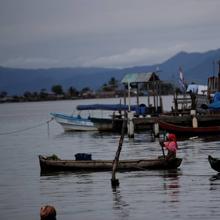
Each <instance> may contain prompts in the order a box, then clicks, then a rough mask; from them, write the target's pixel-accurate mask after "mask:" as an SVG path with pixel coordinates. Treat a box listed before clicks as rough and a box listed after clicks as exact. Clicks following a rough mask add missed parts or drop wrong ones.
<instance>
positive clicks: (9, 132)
mask: <svg viewBox="0 0 220 220" xmlns="http://www.w3.org/2000/svg"><path fill="white" fill-rule="evenodd" d="M53 119H54V118H51V119H50V120H48V121H46V122H41V123H39V124H36V125H34V126H31V127H27V128H23V129H19V130H14V131H8V132H3V133H0V135H9V134H15V133H20V132H24V131H28V130H31V129H34V128H38V127H41V126H43V125H45V124H47V126H48V127H49V123H50V122H51V121H52V120H53Z"/></svg>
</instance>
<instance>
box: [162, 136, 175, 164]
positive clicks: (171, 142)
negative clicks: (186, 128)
mask: <svg viewBox="0 0 220 220" xmlns="http://www.w3.org/2000/svg"><path fill="white" fill-rule="evenodd" d="M166 137H167V140H166V141H164V142H160V144H161V146H162V147H165V148H166V149H167V151H168V153H167V155H166V159H167V160H169V159H173V158H176V151H177V149H178V145H177V142H176V135H175V134H168V135H166Z"/></svg>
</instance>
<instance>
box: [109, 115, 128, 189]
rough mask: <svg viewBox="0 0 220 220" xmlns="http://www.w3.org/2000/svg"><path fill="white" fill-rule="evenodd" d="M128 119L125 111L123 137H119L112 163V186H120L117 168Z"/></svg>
mask: <svg viewBox="0 0 220 220" xmlns="http://www.w3.org/2000/svg"><path fill="white" fill-rule="evenodd" d="M126 119H127V114H126V112H125V111H124V119H123V124H122V131H121V137H120V139H119V144H118V149H117V151H116V154H115V159H114V161H113V165H112V179H111V183H112V187H117V186H119V180H118V179H116V170H117V167H118V163H119V157H120V153H121V149H122V145H123V141H124V136H125V128H126Z"/></svg>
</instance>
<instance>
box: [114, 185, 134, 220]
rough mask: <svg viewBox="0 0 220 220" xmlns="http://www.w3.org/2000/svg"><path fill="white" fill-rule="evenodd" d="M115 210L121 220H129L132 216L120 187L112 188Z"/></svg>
mask: <svg viewBox="0 0 220 220" xmlns="http://www.w3.org/2000/svg"><path fill="white" fill-rule="evenodd" d="M112 196H113V210H115V211H116V212H117V215H118V216H119V217H120V219H128V217H129V215H130V207H129V204H128V203H127V202H126V201H125V200H124V199H123V197H122V195H121V192H120V189H119V188H118V187H113V188H112Z"/></svg>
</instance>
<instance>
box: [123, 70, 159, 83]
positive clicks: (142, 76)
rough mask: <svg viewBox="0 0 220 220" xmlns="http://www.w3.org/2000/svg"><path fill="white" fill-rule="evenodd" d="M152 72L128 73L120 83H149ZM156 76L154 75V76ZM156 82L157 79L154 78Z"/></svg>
mask: <svg viewBox="0 0 220 220" xmlns="http://www.w3.org/2000/svg"><path fill="white" fill-rule="evenodd" d="M153 74H155V73H154V72H148V73H128V74H126V75H125V76H124V77H123V79H122V80H121V82H122V83H142V82H149V81H150V79H151V77H152V75H153ZM155 75H156V74H155ZM156 80H158V77H157V78H156Z"/></svg>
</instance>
